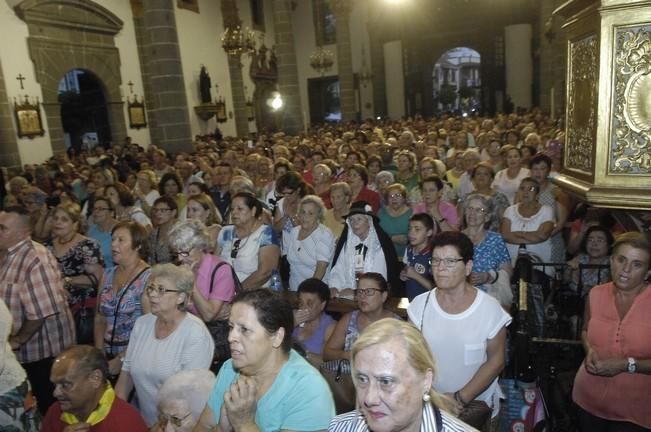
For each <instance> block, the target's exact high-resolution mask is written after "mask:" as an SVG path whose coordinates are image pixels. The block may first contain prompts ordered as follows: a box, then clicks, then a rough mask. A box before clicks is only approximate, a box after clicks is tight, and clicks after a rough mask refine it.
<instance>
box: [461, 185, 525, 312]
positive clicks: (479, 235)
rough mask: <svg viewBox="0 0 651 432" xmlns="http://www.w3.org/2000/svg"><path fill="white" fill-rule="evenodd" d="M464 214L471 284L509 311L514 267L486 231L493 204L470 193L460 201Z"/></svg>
mask: <svg viewBox="0 0 651 432" xmlns="http://www.w3.org/2000/svg"><path fill="white" fill-rule="evenodd" d="M463 214H464V215H465V220H466V228H465V229H464V230H463V231H462V232H463V233H464V234H465V235H466V236H468V238H469V239H470V240H471V241H472V244H473V246H474V253H473V257H472V273H470V283H471V284H472V285H474V286H476V287H477V288H479V289H481V290H482V291H484V292H487V293H488V294H490V295H492V296H493V297H495V298H496V299H497V301H499V302H500V304H502V305H503V306H504V307H506V308H508V307H510V305H511V301H512V300H513V294H512V293H511V273H512V272H513V267H512V266H511V256H510V255H509V251H508V250H507V249H506V244H504V239H503V238H502V236H501V235H500V234H498V233H496V232H494V231H489V230H487V229H486V227H487V226H488V225H490V221H491V220H492V214H493V206H492V203H491V201H490V200H489V199H488V198H486V196H484V195H482V194H479V193H477V192H473V193H471V194H469V195H468V196H467V197H466V199H465V200H464V201H463ZM500 288H501V289H500Z"/></svg>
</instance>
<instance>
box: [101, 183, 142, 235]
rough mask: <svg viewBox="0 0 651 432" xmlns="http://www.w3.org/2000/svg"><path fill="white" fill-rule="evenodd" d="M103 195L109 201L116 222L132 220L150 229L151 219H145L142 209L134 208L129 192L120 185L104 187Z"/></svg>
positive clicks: (133, 201)
mask: <svg viewBox="0 0 651 432" xmlns="http://www.w3.org/2000/svg"><path fill="white" fill-rule="evenodd" d="M104 195H105V196H106V197H107V198H108V199H109V200H110V201H111V205H112V206H113V208H114V209H115V218H116V219H117V220H118V221H128V220H132V221H134V222H138V223H139V224H140V225H142V226H143V227H145V228H146V229H147V230H148V231H149V230H150V229H151V219H149V218H148V217H147V215H146V214H145V212H144V211H143V209H141V208H140V207H136V206H135V205H134V204H135V200H134V199H133V194H131V191H129V189H128V188H127V187H126V186H125V185H124V184H122V183H115V184H112V185H108V186H106V189H105V190H104Z"/></svg>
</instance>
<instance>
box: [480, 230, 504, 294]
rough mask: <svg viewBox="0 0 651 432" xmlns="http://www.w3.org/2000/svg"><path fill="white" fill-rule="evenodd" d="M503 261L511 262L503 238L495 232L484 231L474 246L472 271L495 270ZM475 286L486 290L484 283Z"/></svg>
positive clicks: (497, 269)
mask: <svg viewBox="0 0 651 432" xmlns="http://www.w3.org/2000/svg"><path fill="white" fill-rule="evenodd" d="M505 263H511V256H510V255H509V251H508V249H507V248H506V244H505V243H504V239H503V238H502V236H501V235H500V234H497V233H496V232H493V231H486V235H485V236H484V240H483V241H482V242H481V243H479V244H478V245H476V246H475V251H474V253H473V256H472V271H473V272H475V273H479V272H487V271H488V270H495V271H496V272H497V271H499V268H500V266H501V265H502V264H505ZM477 288H479V289H481V290H482V291H486V287H485V286H484V285H480V286H478V287H477Z"/></svg>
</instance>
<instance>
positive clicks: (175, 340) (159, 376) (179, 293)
mask: <svg viewBox="0 0 651 432" xmlns="http://www.w3.org/2000/svg"><path fill="white" fill-rule="evenodd" d="M193 287H194V275H193V274H192V271H191V270H190V269H188V268H186V267H177V266H175V265H174V264H159V265H157V266H154V268H153V269H152V272H151V278H150V280H149V282H148V284H147V288H146V289H145V292H146V294H147V296H148V297H149V302H150V304H151V313H149V314H146V315H143V316H141V317H140V318H138V320H137V321H136V324H135V325H134V326H133V331H132V332H131V338H130V340H129V347H128V348H127V355H126V357H125V358H124V364H123V365H122V372H121V373H120V378H119V379H118V382H117V384H116V386H115V393H116V395H117V396H118V397H119V398H121V399H124V400H127V399H128V397H129V393H131V391H132V390H133V389H134V387H135V390H136V393H137V394H138V405H139V407H140V413H141V414H142V417H143V419H144V420H145V423H146V424H147V426H151V425H153V424H154V423H155V422H156V419H157V418H158V408H157V395H158V390H159V389H160V386H161V384H162V383H163V382H164V381H165V380H166V379H167V378H169V377H171V376H172V375H174V374H175V373H177V372H179V371H182V370H189V369H207V368H208V367H209V366H210V363H211V361H212V357H213V351H214V349H215V346H214V344H213V341H212V337H211V336H210V333H209V332H208V329H207V328H206V326H205V324H204V323H203V321H201V320H200V319H199V318H197V317H196V316H194V315H193V314H189V313H187V312H186V308H187V305H188V303H189V302H190V299H191V297H192V291H193Z"/></svg>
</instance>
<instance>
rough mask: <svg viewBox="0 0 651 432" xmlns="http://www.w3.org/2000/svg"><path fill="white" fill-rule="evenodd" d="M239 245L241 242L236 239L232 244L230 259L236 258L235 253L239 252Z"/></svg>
mask: <svg viewBox="0 0 651 432" xmlns="http://www.w3.org/2000/svg"><path fill="white" fill-rule="evenodd" d="M240 243H242V240H240V239H237V240H235V241H234V242H233V249H231V258H233V259H235V258H237V253H238V252H239V251H240Z"/></svg>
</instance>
